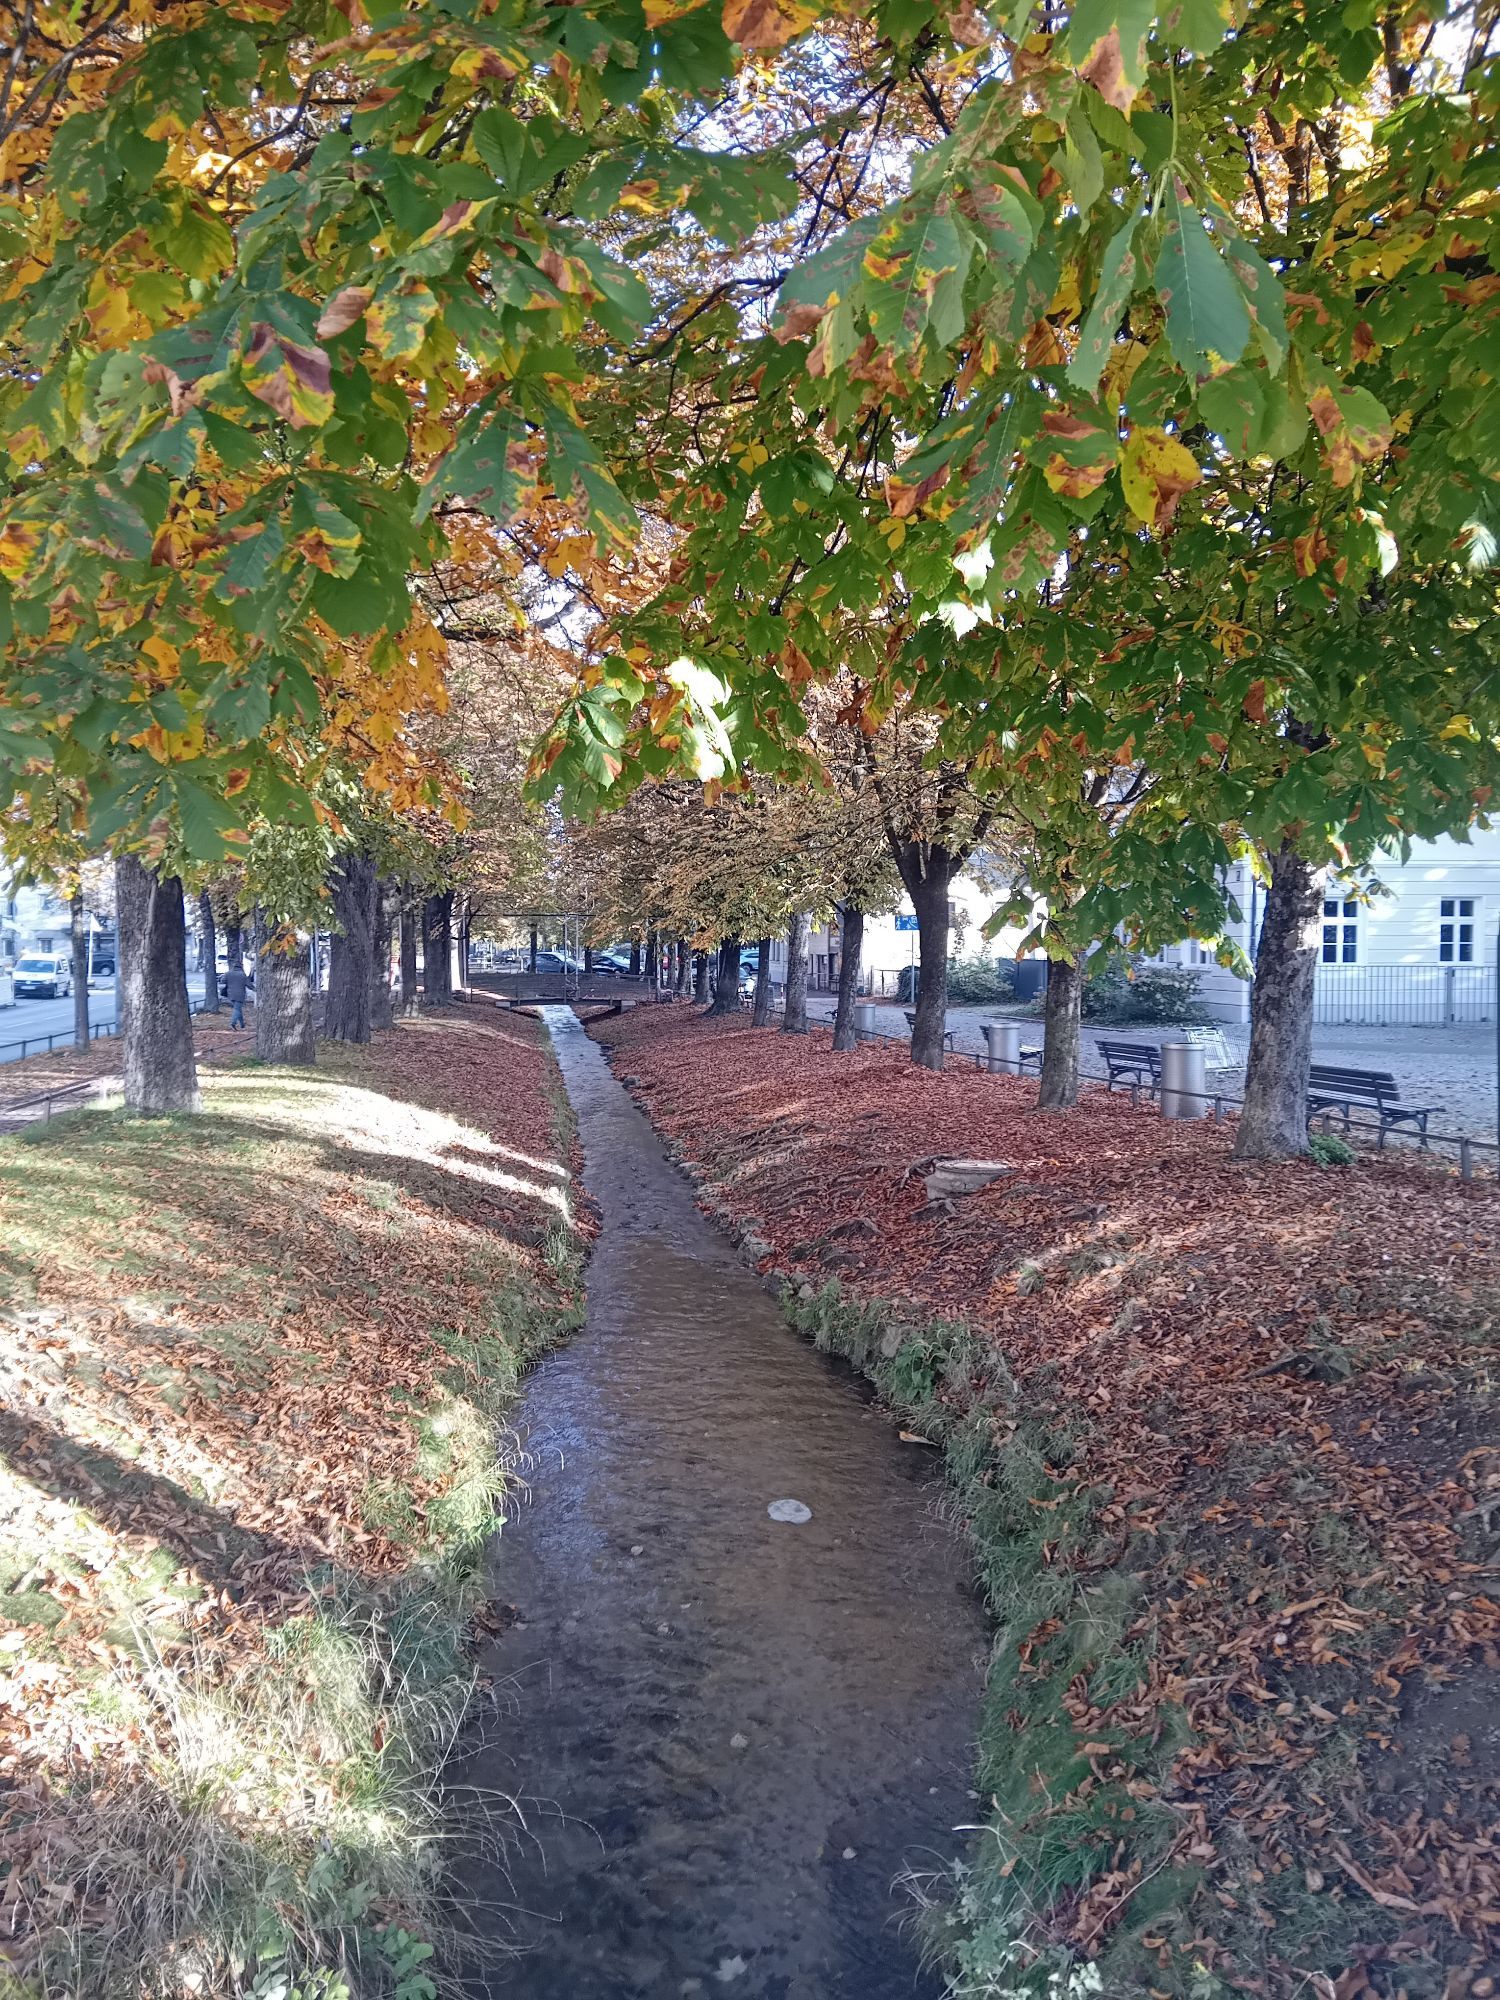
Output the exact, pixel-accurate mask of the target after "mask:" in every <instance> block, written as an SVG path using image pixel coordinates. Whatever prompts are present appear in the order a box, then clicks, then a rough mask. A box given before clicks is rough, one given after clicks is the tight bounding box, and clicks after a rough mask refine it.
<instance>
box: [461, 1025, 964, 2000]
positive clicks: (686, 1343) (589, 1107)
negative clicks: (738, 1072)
mask: <svg viewBox="0 0 1500 2000" xmlns="http://www.w3.org/2000/svg"><path fill="white" fill-rule="evenodd" d="M546 1014H547V1021H548V1026H549V1028H550V1030H551V1033H552V1037H553V1042H554V1045H555V1047H556V1050H557V1055H558V1059H559V1061H560V1063H561V1065H562V1071H563V1076H564V1079H565V1081H566V1084H567V1088H568V1093H569V1096H570V1097H571V1099H572V1102H573V1105H574V1108H575V1110H576V1113H577V1116H578V1121H579V1127H580V1132H581V1137H582V1142H583V1149H584V1159H585V1168H584V1179H585V1184H586V1186H587V1188H588V1191H589V1193H590V1194H591V1195H592V1197H593V1198H594V1200H595V1201H596V1202H597V1203H598V1204H599V1208H600V1210H601V1212H602V1231H601V1234H600V1236H599V1239H598V1243H597V1245H596V1247H595V1250H594V1254H593V1258H592V1261H591V1263H590V1266H589V1273H588V1288H589V1307H588V1321H587V1325H586V1326H585V1328H584V1329H583V1331H582V1332H581V1333H580V1334H578V1335H577V1337H576V1338H575V1339H574V1340H573V1342H572V1343H571V1345H569V1346H568V1347H567V1348H565V1349H563V1350H561V1351H559V1352H558V1353H556V1354H555V1355H552V1356H551V1357H549V1358H548V1359H547V1360H546V1361H545V1362H544V1363H543V1364H542V1366H541V1367H540V1368H539V1369H538V1370H537V1372H536V1374H535V1376H534V1377H533V1378H532V1381H531V1383H530V1385H529V1389H528V1392H527V1397H526V1403H525V1412H524V1437H525V1443H526V1450H527V1454H528V1460H529V1473H528V1478H529V1486H530V1492H529V1497H528V1498H527V1499H525V1500H524V1501H523V1502H522V1503H521V1504H520V1505H519V1507H518V1508H517V1509H516V1510H515V1512H514V1516H513V1518H512V1519H511V1520H510V1521H509V1522H508V1523H507V1525H506V1527H505V1530H504V1532H503V1535H502V1536H501V1538H500V1542H499V1545H498V1547H497V1552H496V1560H495V1571H494V1575H495V1582H496V1590H497V1594H498V1595H499V1596H500V1597H502V1598H503V1599H505V1600H507V1601H508V1602H510V1603H512V1604H513V1605H514V1606H515V1610H516V1619H515V1622H514V1623H513V1624H512V1625H511V1626H510V1627H509V1628H508V1629H507V1630H506V1631H504V1632H503V1634H502V1635H501V1636H499V1637H498V1638H497V1639H495V1640H494V1641H493V1642H492V1643H491V1644H490V1645H489V1646H488V1647H487V1649H486V1653H485V1657H484V1661H483V1665H484V1668H485V1671H486V1672H487V1674H489V1675H490V1676H491V1677H492V1680H493V1696H494V1699H495V1701H496V1702H497V1703H498V1704H499V1708H500V1715H499V1717H498V1718H497V1720H496V1722H495V1723H494V1724H493V1725H492V1727H491V1728H490V1730H489V1732H488V1734H489V1736H490V1738H491V1739H492V1740H491V1741H490V1742H489V1744H488V1745H487V1747H486V1748H485V1749H483V1750H482V1751H481V1752H480V1753H479V1755H478V1758H477V1761H476V1762H475V1763H474V1764H473V1765H471V1768H470V1772H469V1775H470V1777H471V1778H472V1779H473V1781H474V1782H476V1783H478V1784H482V1785H488V1786H496V1787H499V1788H501V1789H503V1790H504V1791H505V1792H507V1793H509V1794H510V1795H512V1797H513V1798H514V1799H515V1801H516V1804H517V1808H518V1810H519V1812H520V1814H521V1816H522V1818H523V1819H524V1823H525V1832H524V1834H522V1835H519V1836H518V1837H517V1838H516V1839H515V1840H514V1841H513V1842H512V1844H511V1847H510V1851H509V1853H508V1856H507V1870H506V1876H507V1879H505V1880H501V1879H500V1878H499V1877H498V1876H496V1875H494V1874H492V1873H490V1872H487V1871H482V1870H472V1871H470V1873H469V1888H470V1893H471V1895H472V1896H473V1897H474V1898H475V1900H476V1903H477V1905H478V1906H479V1907H478V1910H477V1914H478V1916H479V1918H480V1921H481V1924H482V1927H483V1928H484V1929H485V1930H486V1931H487V1932H488V1933H489V1934H490V1935H492V1936H500V1935H503V1934H505V1932H506V1931H507V1929H508V1930H509V1932H510V1934H511V1935H512V1936H513V1938H514V1940H515V1942H516V1943H517V1944H518V1945H519V1946H520V1948H521V1955H520V1956H518V1957H515V1958H512V1959H509V1960H508V1961H506V1962H504V1963H503V1964H502V1965H501V1966H500V1968H499V1970H498V1971H496V1972H495V1973H494V1974H492V1975H491V1979H490V1985H489V1991H490V1992H492V1993H493V1994H495V1995H497V1996H500V1995H504V1996H506V1997H507V2000H509V1996H517V2000H633V1996H637V1995H639V1996H650V2000H678V1996H689V1995H693V1994H700V1993H701V1994H705V1995H715V1994H720V1993H723V1994H727V1995H729V1996H731V2000H844V1997H845V1996H847V1997H848V2000H856V1996H858V2000H884V1996H887V1995H898V1994H899V1995H912V1994H919V1995H925V1994H934V1993H936V1992H938V1991H939V1990H940V1982H939V1981H937V1980H935V1979H934V1978H933V1977H932V1976H931V1975H930V1974H928V1973H926V1972H924V1971H922V1969H921V1967H920V1965H919V1951H918V1944H917V1941H916V1939H915V1938H914V1937H913V1936H912V1935H911V1923H910V1915H911V1911H912V1907H913V1905H912V1901H911V1897H910V1895H909V1893H908V1892H907V1891H906V1890H904V1889H903V1888H902V1887H901V1886H900V1885H899V1884H898V1880H897V1878H898V1877H899V1876H900V1875H901V1874H902V1872H903V1870H913V1871H915V1872H916V1873H918V1874H921V1873H923V1872H929V1873H930V1872H931V1871H932V1870H934V1869H935V1868H936V1867H938V1866H940V1865H941V1864H942V1863H943V1862H945V1861H947V1860H948V1859H950V1858H951V1857H952V1856H953V1855H954V1854H956V1853H957V1852H959V1851H960V1850H961V1849H962V1847H963V1845H964V1837H963V1836H962V1835H961V1834H958V1833H956V1832H955V1831H954V1829H955V1828H957V1827H959V1826H961V1825H963V1824H964V1823H966V1822H969V1821H972V1819H973V1818H974V1817H975V1807H974V1802H973V1798H972V1795H971V1793H970V1792H969V1789H968V1786H969V1781H970V1780H969V1773H970V1767H971V1756H970V1743H971V1737H972V1732H973V1729H974V1726H975V1720H976V1715H977V1701H978V1693H979V1687H980V1679H981V1674H982V1667H983V1658H984V1654H985V1649H986V1639H985V1632H984V1628H983V1623H982V1618H981V1614H980V1612H979V1609H978V1606H977V1604H976V1602H975V1600H974V1598H973V1596H972V1594H971V1591H970V1580H969V1573H968V1570H967V1567H966V1564H965V1560H964V1557H963V1553H962V1550H961V1548H960V1546H959V1544H958V1542H957V1539H956V1537H955V1535H954V1533H953V1531H952V1530H951V1528H949V1527H948V1526H947V1525H946V1524H945V1523H944V1522H943V1521H942V1520H941V1519H940V1518H939V1503H940V1497H941V1484H940V1481H939V1478H938V1476H937V1474H936V1472H935V1470H934V1466H933V1460H932V1455H931V1454H930V1453H929V1452H927V1451H925V1450H923V1449H922V1448H921V1447H920V1446H914V1445H911V1444H903V1443H902V1442H900V1441H899V1439H898V1437H897V1434H896V1430H895V1428H894V1426H893V1425H892V1424H891V1423H890V1421H889V1419H888V1418H887V1417H885V1416H883V1415H882V1414H881V1413H880V1412H879V1411H877V1410H876V1409H874V1408H872V1406H871V1404H870V1402H869V1400H868V1397H867V1395H866V1394H865V1393H863V1391H862V1387H861V1385H860V1384H859V1383H858V1381H857V1380H856V1378H855V1377H854V1376H853V1375H852V1374H851V1373H850V1371H848V1370H847V1369H845V1368H842V1367H840V1366H838V1365H836V1364H833V1363H830V1362H828V1361H826V1360H824V1359H823V1358H822V1357H820V1356H819V1355H818V1354H817V1353H816V1352H815V1351H814V1350H813V1349H812V1348H810V1347H809V1346H808V1345H807V1344H806V1342H805V1341H803V1340H802V1339H801V1338H800V1337H799V1336H797V1335H796V1334H794V1333H792V1332H791V1331H790V1330H789V1329H788V1328H787V1327H786V1325H785V1324H784V1322H783V1321H782V1319H781V1317H780V1315H779V1313H778V1312H777V1310H776V1308H775V1306H774V1305H773V1304H772V1302H771V1300H770V1299H769V1298H768V1297H767V1296H766V1294H765V1292H764V1291H763V1290H762V1289H761V1287H760V1286H759V1285H758V1284H757V1283H756V1281H755V1279H754V1277H753V1276H752V1275H751V1273H750V1272H749V1271H747V1270H746V1269H745V1267H744V1266H743V1265H742V1264H741V1263H740V1262H739V1260H738V1259H737V1257H736V1256H735V1253H734V1251H733V1250H732V1249H731V1247H730V1245H729V1244H728V1242H727V1241H726V1240H725V1239H724V1238H723V1237H722V1236H721V1235H720V1233H719V1232H718V1231H717V1230H716V1229H714V1228H713V1226H712V1225H711V1224H710V1223H709V1222H708V1221H707V1220H706V1219H705V1218H704V1217H703V1216H702V1215H701V1214H700V1213H699V1212H698V1210H697V1209H696V1208H695V1207H694V1205H693V1197H692V1194H691V1192H690V1190H689V1188H688V1186H687V1185H686V1184H685V1182H684V1181H683V1179H682V1178H681V1176H680V1175H679V1174H678V1173H677V1172H676V1171H675V1170H674V1169H673V1167H672V1166H671V1164H670V1163H669V1162H668V1160H667V1158H666V1156H665V1154H664V1153H663V1151H662V1148H661V1146H660V1144H659V1142H658V1140H657V1138H656V1136H655V1134H654V1133H653V1131H652V1129H651V1127H650V1125H649V1123H648V1121H647V1120H646V1118H645V1117H644V1116H643V1115H642V1113H641V1112H640V1111H639V1110H637V1109H636V1107H635V1105H634V1104H633V1103H632V1102H631V1100H630V1098H629V1096H628V1094H627V1093H626V1091H625V1090H624V1088H623V1087H622V1085H621V1084H620V1083H619V1082H618V1081H617V1080H616V1079H615V1077H614V1076H613V1075H612V1074H611V1072H610V1070H609V1067H608V1065H607V1063H606V1061H605V1058H604V1055H603V1052H602V1051H601V1050H600V1049H599V1048H598V1047H596V1046H595V1044H593V1043H592V1042H590V1041H589V1040H588V1038H587V1036H586V1035H585V1034H584V1032H583V1029H582V1028H581V1026H580V1025H579V1023H578V1022H577V1020H576V1019H575V1018H574V1016H573V1015H572V1013H571V1012H569V1011H568V1010H566V1009H563V1008H560V1007H554V1008H548V1009H547V1010H546ZM782 1500H792V1501H796V1502H799V1503H801V1504H800V1507H798V1508H793V1509H791V1510H785V1509H778V1512H787V1511H790V1512H791V1513H792V1514H793V1515H799V1516H800V1514H801V1512H802V1510H803V1509H809V1510H810V1518H805V1519H803V1518H797V1519H792V1520H778V1519H776V1518H774V1517H773V1515H772V1513H771V1512H770V1511H769V1510H770V1509H771V1508H772V1506H773V1505H774V1503H776V1502H777V1501H782Z"/></svg>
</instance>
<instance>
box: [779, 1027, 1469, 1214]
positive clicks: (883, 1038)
mask: <svg viewBox="0 0 1500 2000" xmlns="http://www.w3.org/2000/svg"><path fill="white" fill-rule="evenodd" d="M817 1025H818V1026H820V1027H826V1026H827V1025H828V1023H827V1022H819V1023H818V1024H817ZM859 1039H860V1040H861V1041H862V1042H889V1043H890V1044H891V1045H892V1046H893V1047H896V1048H909V1047H910V1046H911V1037H910V1036H909V1035H891V1034H887V1033H885V1032H884V1031H883V1030H882V1029H879V1028H872V1029H863V1030H861V1031H860V1036H859ZM949 1060H952V1061H953V1062H956V1063H960V1064H963V1063H967V1064H968V1065H969V1066H970V1067H971V1068H973V1069H976V1070H979V1071H981V1072H985V1073H989V1074H997V1075H1011V1076H1020V1075H1023V1074H1025V1072H1026V1069H1027V1067H1028V1065H1027V1064H1026V1063H1025V1062H1024V1061H1023V1062H1021V1063H1020V1064H1019V1065H1018V1067H1017V1068H1016V1069H1014V1070H1006V1069H1002V1068H1000V1067H999V1066H998V1060H997V1059H993V1058H991V1056H990V1054H989V1052H988V1051H987V1050H978V1049H950V1050H949V1051H948V1052H947V1056H946V1057H945V1059H944V1061H945V1065H946V1062H947V1061H949ZM1032 1066H1033V1068H1034V1064H1033V1065H1032ZM1078 1075H1079V1079H1080V1081H1081V1082H1085V1083H1102V1084H1104V1085H1105V1087H1106V1088H1107V1089H1109V1090H1116V1089H1124V1090H1128V1091H1129V1093H1130V1101H1131V1103H1132V1104H1139V1103H1140V1101H1141V1100H1142V1098H1145V1099H1146V1101H1147V1102H1148V1103H1149V1102H1153V1101H1155V1100H1157V1099H1159V1098H1160V1096H1161V1084H1160V1082H1159V1081H1157V1082H1155V1083H1130V1084H1117V1083H1116V1082H1115V1081H1114V1080H1113V1079H1112V1078H1111V1077H1109V1076H1108V1075H1103V1076H1101V1075H1100V1073H1099V1072H1098V1071H1097V1070H1090V1069H1085V1068H1083V1067H1082V1066H1080V1068H1079V1071H1078ZM1174 1094H1175V1095H1176V1096H1177V1097H1178V1098H1183V1097H1189V1098H1191V1097H1197V1098H1198V1099H1199V1102H1201V1103H1203V1104H1205V1105H1207V1106H1208V1107H1209V1110H1208V1111H1206V1112H1205V1113H1204V1114H1203V1115H1204V1116H1205V1117H1212V1119H1213V1122H1214V1124H1216V1125H1221V1124H1222V1123H1223V1122H1224V1119H1225V1117H1226V1116H1227V1115H1228V1113H1229V1112H1230V1111H1231V1110H1237V1109H1238V1108H1239V1107H1240V1106H1242V1105H1243V1104H1244V1101H1245V1100H1244V1098H1242V1097H1237V1096H1236V1095H1235V1094H1234V1093H1233V1092H1231V1091H1224V1090H1205V1091H1203V1092H1202V1093H1201V1096H1200V1094H1199V1093H1198V1092H1197V1091H1184V1090H1181V1089H1178V1090H1176V1091H1175V1093H1174ZM1313 1122H1314V1124H1315V1126H1316V1128H1317V1130H1318V1131H1319V1132H1324V1133H1331V1132H1334V1131H1335V1130H1336V1131H1337V1133H1338V1135H1339V1136H1340V1137H1345V1136H1347V1137H1350V1138H1356V1139H1357V1138H1360V1137H1362V1136H1363V1135H1365V1134H1368V1135H1369V1136H1370V1137H1371V1138H1373V1140H1374V1142H1375V1148H1376V1150H1377V1151H1378V1152H1384V1151H1385V1145H1386V1140H1387V1139H1388V1138H1389V1139H1395V1140H1400V1141H1402V1142H1403V1143H1405V1144H1406V1145H1408V1146H1414V1147H1415V1148H1416V1149H1417V1150H1418V1151H1420V1152H1428V1151H1430V1150H1431V1149H1432V1148H1433V1147H1434V1146H1444V1147H1448V1148H1450V1149H1451V1150H1452V1151H1453V1152H1454V1153H1455V1154H1456V1155H1457V1164H1458V1177H1459V1179H1460V1180H1463V1181H1470V1180H1472V1179H1473V1178H1474V1167H1475V1161H1476V1155H1479V1154H1485V1153H1492V1154H1494V1155H1495V1156H1496V1159H1495V1167H1494V1171H1495V1172H1496V1174H1497V1175H1500V1143H1497V1142H1496V1141H1495V1140H1494V1139H1476V1138H1473V1137H1472V1136H1470V1135H1469V1134H1468V1133H1464V1132H1419V1131H1417V1130H1416V1129H1415V1127H1412V1128H1410V1129H1408V1128H1403V1127H1401V1126H1396V1125H1382V1124H1379V1123H1378V1122H1377V1121H1376V1120H1374V1119H1370V1118H1361V1117H1359V1116H1358V1115H1357V1114H1356V1115H1351V1116H1345V1115H1344V1114H1342V1113H1337V1112H1333V1111H1321V1112H1319V1113H1318V1115H1317V1117H1316V1119H1315V1120H1314V1121H1313Z"/></svg>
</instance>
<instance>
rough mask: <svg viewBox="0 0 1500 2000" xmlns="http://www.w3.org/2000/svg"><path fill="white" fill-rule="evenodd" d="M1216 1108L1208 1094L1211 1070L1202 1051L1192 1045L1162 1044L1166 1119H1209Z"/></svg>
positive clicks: (1162, 1073)
mask: <svg viewBox="0 0 1500 2000" xmlns="http://www.w3.org/2000/svg"><path fill="white" fill-rule="evenodd" d="M1212 1109H1213V1106H1212V1104H1211V1103H1210V1101H1209V1095H1208V1069H1207V1065H1206V1064H1205V1062H1204V1060H1203V1051H1202V1049H1198V1048H1194V1047H1193V1044H1192V1043H1191V1042H1163V1043H1162V1045H1161V1115H1162V1117H1163V1118H1207V1117H1208V1115H1209V1113H1210V1112H1211V1111H1212Z"/></svg>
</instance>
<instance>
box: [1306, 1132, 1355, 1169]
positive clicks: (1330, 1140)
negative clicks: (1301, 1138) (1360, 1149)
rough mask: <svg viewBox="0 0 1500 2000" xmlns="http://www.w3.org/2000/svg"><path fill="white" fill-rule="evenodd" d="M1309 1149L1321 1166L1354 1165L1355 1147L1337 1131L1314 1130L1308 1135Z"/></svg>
mask: <svg viewBox="0 0 1500 2000" xmlns="http://www.w3.org/2000/svg"><path fill="white" fill-rule="evenodd" d="M1307 1150H1308V1152H1309V1153H1311V1155H1312V1157H1313V1158H1314V1160H1316V1161H1317V1163H1318V1165H1319V1166H1320V1167H1352V1166H1353V1165H1354V1158H1355V1154H1354V1148H1353V1147H1352V1146H1351V1145H1350V1144H1349V1142H1348V1140H1347V1139H1341V1138H1339V1136H1338V1135H1337V1133H1335V1132H1312V1133H1309V1135H1308V1140H1307Z"/></svg>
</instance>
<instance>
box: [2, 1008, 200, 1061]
mask: <svg viewBox="0 0 1500 2000" xmlns="http://www.w3.org/2000/svg"><path fill="white" fill-rule="evenodd" d="M207 1011H208V1010H207V1009H206V1008H205V1007H204V1005H203V1002H202V1001H201V1000H193V999H190V1000H189V1001H188V1012H189V1013H190V1014H202V1013H206V1012H207ZM220 1011H221V1012H222V1011H223V1009H222V1008H221V1009H220ZM119 1032H120V1024H119V1022H118V1020H115V1021H90V1023H89V1040H90V1041H91V1042H98V1041H103V1040H104V1039H105V1038H106V1037H107V1036H109V1035H117V1034H119ZM77 1046H78V1038H77V1036H76V1035H75V1034H74V1032H73V1030H72V1029H71V1028H54V1029H53V1031H52V1033H51V1034H50V1035H23V1036H22V1037H21V1038H20V1040H19V1041H15V1042H0V1063H8V1062H24V1061H25V1060H26V1052H27V1050H28V1049H37V1050H42V1049H45V1051H46V1053H47V1054H48V1055H49V1056H50V1055H51V1054H52V1051H53V1050H54V1049H56V1048H68V1049H76V1048H77ZM13 1049H19V1050H20V1054H19V1055H12V1054H11V1050H13Z"/></svg>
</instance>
